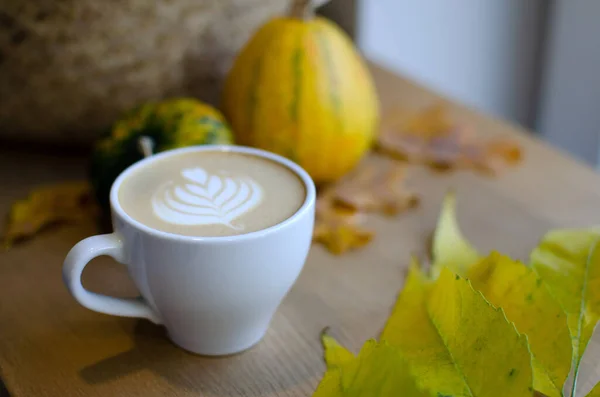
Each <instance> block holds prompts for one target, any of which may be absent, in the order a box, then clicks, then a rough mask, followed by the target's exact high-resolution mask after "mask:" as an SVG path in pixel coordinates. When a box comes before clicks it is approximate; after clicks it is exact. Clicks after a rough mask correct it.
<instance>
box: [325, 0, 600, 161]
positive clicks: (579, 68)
mask: <svg viewBox="0 0 600 397" xmlns="http://www.w3.org/2000/svg"><path fill="white" fill-rule="evenodd" d="M324 13H325V14H326V15H327V16H330V17H333V18H334V19H335V20H336V21H337V22H338V23H340V24H341V25H342V26H343V27H344V28H345V29H347V30H348V31H349V32H350V33H352V34H353V36H354V39H355V40H356V42H357V44H358V46H359V48H360V49H361V51H363V52H364V54H365V55H366V56H367V57H368V58H370V59H372V60H374V61H376V62H378V63H380V64H382V65H384V66H387V67H388V68H391V69H393V70H396V71H398V72H400V73H402V74H404V75H405V76H407V77H410V78H412V79H413V80H415V81H417V82H420V83H422V84H424V85H426V86H428V87H430V88H432V89H434V90H436V91H438V92H440V93H441V94H443V95H445V96H447V97H450V98H452V99H454V100H457V101H459V102H463V103H465V104H467V105H470V106H472V107H475V108H477V109H479V110H482V111H484V112H486V113H489V114H492V115H494V116H497V117H501V118H504V119H506V120H508V121H510V122H514V123H518V124H521V125H523V126H525V127H527V128H529V129H531V130H533V131H534V132H535V133H537V134H539V135H540V136H541V137H543V138H544V139H547V140H548V141H550V142H551V143H553V144H555V145H557V146H560V147H561V148H563V149H565V150H568V151H569V152H571V153H572V154H574V155H575V156H577V157H579V158H580V159H583V160H585V161H587V162H589V163H591V164H593V165H596V166H598V164H599V159H600V139H599V136H598V134H599V133H600V76H599V72H598V71H600V41H598V40H599V39H600V23H598V20H599V18H600V1H599V0H500V1H498V0H336V1H333V3H331V4H329V5H328V6H326V7H325V9H324Z"/></svg>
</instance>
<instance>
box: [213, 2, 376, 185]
mask: <svg viewBox="0 0 600 397" xmlns="http://www.w3.org/2000/svg"><path fill="white" fill-rule="evenodd" d="M309 3H310V2H309V1H307V0H304V1H302V0H300V1H297V2H296V3H295V6H294V7H293V9H292V14H293V15H291V16H289V17H281V18H275V19H273V20H271V21H269V22H267V23H266V24H265V25H264V26H263V27H262V28H260V29H259V30H258V32H257V33H256V34H255V35H254V37H253V38H252V39H251V40H250V41H249V43H248V44H247V45H246V47H245V48H243V49H242V51H241V53H240V54H239V56H238V58H237V59H236V60H235V62H234V65H233V67H232V69H231V71H230V73H229V75H228V77H227V80H226V83H225V88H224V93H223V102H222V108H223V109H222V110H223V112H224V114H225V117H226V118H227V119H228V121H229V123H230V125H231V127H232V130H233V133H234V135H235V138H236V142H237V143H238V144H243V145H249V146H255V147H259V148H262V149H266V150H269V151H272V152H275V153H278V154H281V155H283V156H286V157H288V158H290V159H291V160H293V161H295V162H297V163H298V164H300V165H301V166H302V167H304V168H305V169H306V170H307V171H308V173H309V174H310V175H311V176H312V177H313V179H314V180H315V182H317V183H321V182H329V181H333V180H336V179H338V178H339V177H341V176H342V175H344V174H345V173H346V172H348V171H349V170H350V169H352V168H353V167H354V166H355V165H356V164H357V163H358V162H359V161H360V159H361V158H362V157H363V156H364V154H365V153H366V151H367V150H368V149H369V148H370V146H371V144H372V143H373V140H374V138H375V134H376V131H377V127H378V116H379V112H378V110H379V109H378V107H379V106H378V100H377V96H376V92H375V89H374V86H373V83H372V80H371V76H370V74H369V71H368V69H367V68H366V66H365V64H364V63H363V60H362V59H361V57H360V56H359V54H358V53H357V51H356V50H355V48H354V46H353V44H352V42H351V40H350V39H349V38H348V37H347V36H346V34H345V33H344V32H343V31H342V30H341V29H340V28H338V27H337V26H336V25H335V24H333V23H332V22H330V21H328V20H326V19H324V18H320V17H314V15H312V13H311V11H312V10H310V8H306V7H310V5H309Z"/></svg>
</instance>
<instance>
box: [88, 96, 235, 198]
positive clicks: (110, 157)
mask: <svg viewBox="0 0 600 397" xmlns="http://www.w3.org/2000/svg"><path fill="white" fill-rule="evenodd" d="M142 136H144V137H148V138H150V140H151V142H152V143H153V148H152V149H153V152H155V153H158V152H162V151H165V150H169V149H175V148H179V147H184V146H193V145H206V144H232V143H233V137H232V134H231V131H230V129H229V126H228V125H227V123H226V121H225V119H224V117H223V115H222V114H221V113H220V112H219V111H218V110H216V109H215V108H213V107H212V106H209V105H207V104H205V103H203V102H200V101H198V100H196V99H194V98H173V99H167V100H163V101H161V102H155V103H147V104H145V105H142V106H139V107H137V108H135V109H133V110H131V111H130V112H128V113H126V114H125V115H123V117H122V118H121V119H119V120H118V121H117V122H115V124H114V125H113V126H112V128H111V130H110V131H109V133H108V134H107V136H105V137H104V138H102V139H101V140H100V141H98V142H97V143H96V145H95V146H94V149H93V152H92V157H91V163H90V170H89V175H90V179H91V183H92V186H93V189H94V193H95V196H96V199H97V201H98V202H99V204H100V205H101V207H102V208H103V209H107V208H108V206H109V193H110V188H111V186H112V184H113V182H114V181H115V179H116V178H117V176H118V175H119V174H120V173H121V172H123V171H124V170H125V169H126V168H127V167H129V166H130V165H132V164H133V163H135V162H136V161H139V160H141V159H142V158H143V157H144V153H142V150H141V148H140V138H141V137H142Z"/></svg>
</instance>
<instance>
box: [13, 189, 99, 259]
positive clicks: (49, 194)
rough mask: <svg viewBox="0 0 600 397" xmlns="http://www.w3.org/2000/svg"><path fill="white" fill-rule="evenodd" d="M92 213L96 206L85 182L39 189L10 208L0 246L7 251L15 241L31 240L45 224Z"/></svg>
mask: <svg viewBox="0 0 600 397" xmlns="http://www.w3.org/2000/svg"><path fill="white" fill-rule="evenodd" d="M95 213H96V204H95V202H94V200H93V199H92V195H91V187H90V186H89V184H88V183H86V182H67V183H61V184H56V185H50V186H43V187H40V188H38V189H35V190H34V191H32V192H31V193H30V195H29V196H28V197H27V198H25V199H22V200H18V201H16V202H15V203H14V204H13V205H12V207H11V209H10V212H9V215H8V222H7V225H6V229H5V232H4V236H3V245H4V246H5V247H6V248H9V247H10V246H12V244H13V243H14V242H15V241H17V240H20V239H24V238H28V237H32V236H34V235H35V234H36V233H38V232H39V231H40V230H42V229H43V228H45V227H47V226H49V225H52V224H56V223H63V222H77V221H81V220H84V219H89V218H91V217H93V216H94V214H95Z"/></svg>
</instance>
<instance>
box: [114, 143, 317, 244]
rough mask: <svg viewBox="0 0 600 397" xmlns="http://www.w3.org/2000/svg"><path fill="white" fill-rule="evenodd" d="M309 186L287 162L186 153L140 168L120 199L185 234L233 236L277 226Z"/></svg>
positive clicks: (130, 209) (147, 219) (134, 213)
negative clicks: (285, 164) (286, 164)
mask: <svg viewBox="0 0 600 397" xmlns="http://www.w3.org/2000/svg"><path fill="white" fill-rule="evenodd" d="M305 197H306V190H305V187H304V183H303V182H302V181H301V180H300V178H299V177H298V176H297V175H296V174H295V173H294V172H293V171H292V170H290V169H288V168H287V167H285V166H283V165H280V164H277V163H275V162H273V161H270V160H268V159H265V158H262V157H258V156H254V155H251V154H243V153H233V152H226V151H205V152H185V153H179V154H176V155H173V156H166V157H163V158H159V159H157V160H155V161H152V162H149V163H147V164H145V165H144V166H142V167H140V168H139V169H136V170H135V171H134V172H132V173H131V174H130V175H128V176H127V177H126V179H125V180H124V181H123V182H122V184H121V186H120V187H119V191H118V199H119V204H120V205H121V207H122V208H123V210H124V211H125V212H126V213H127V214H128V215H129V216H131V217H132V218H133V219H135V220H136V221H138V222H140V223H143V224H144V225H146V226H149V227H151V228H153V229H157V230H161V231H164V232H169V233H175V234H180V235H186V236H206V237H214V236H233V235H239V234H244V233H250V232H254V231H258V230H262V229H266V228H268V227H270V226H273V225H276V224H278V223H280V222H282V221H284V220H286V219H287V218H289V217H291V216H292V215H293V214H294V213H296V211H298V209H300V207H301V206H302V203H303V202H304V200H305Z"/></svg>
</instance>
